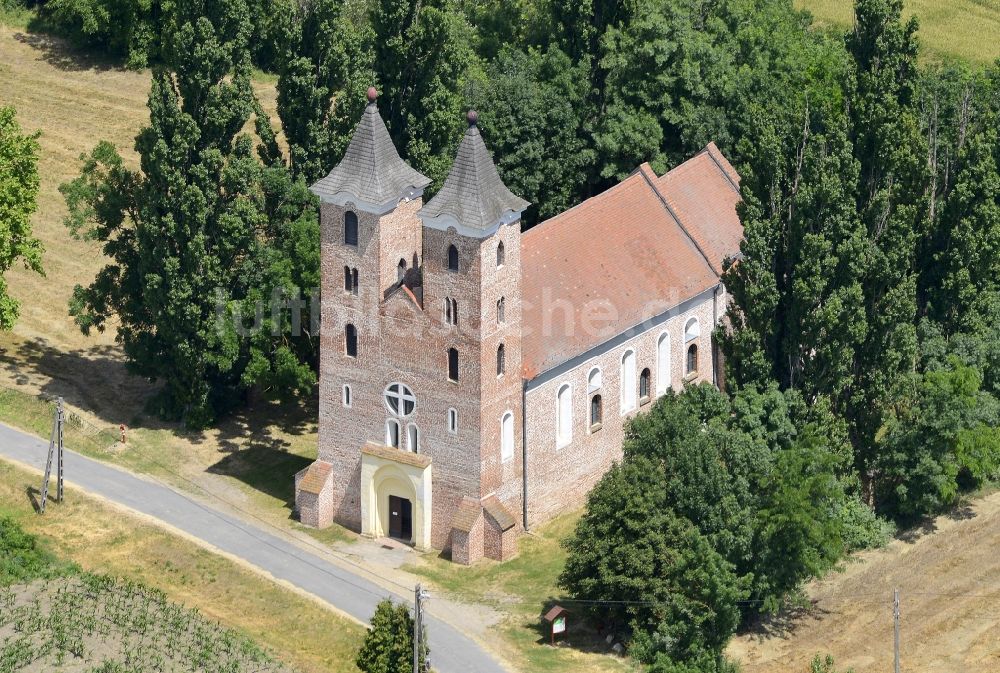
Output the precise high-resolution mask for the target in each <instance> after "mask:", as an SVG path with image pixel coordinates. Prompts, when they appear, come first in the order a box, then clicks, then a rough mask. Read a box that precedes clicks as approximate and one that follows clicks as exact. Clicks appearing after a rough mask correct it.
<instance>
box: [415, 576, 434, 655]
mask: <svg viewBox="0 0 1000 673" xmlns="http://www.w3.org/2000/svg"><path fill="white" fill-rule="evenodd" d="M430 597H431V596H430V594H428V593H427V592H425V591H424V590H423V589H421V588H420V585H419V584H418V585H417V587H416V589H414V590H413V673H430V670H431V656H430V653H429V652H427V647H426V643H424V601H425V600H427V599H428V598H430ZM421 655H423V658H424V665H423V666H421V665H420V657H421Z"/></svg>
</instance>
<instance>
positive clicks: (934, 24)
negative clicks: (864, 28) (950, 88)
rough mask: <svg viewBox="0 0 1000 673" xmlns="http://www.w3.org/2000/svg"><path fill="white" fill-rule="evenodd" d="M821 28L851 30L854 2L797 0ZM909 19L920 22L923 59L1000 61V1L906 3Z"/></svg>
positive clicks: (919, 0) (910, 0)
mask: <svg viewBox="0 0 1000 673" xmlns="http://www.w3.org/2000/svg"><path fill="white" fill-rule="evenodd" d="M795 5H796V7H802V8H805V9H808V10H809V11H810V12H812V14H813V16H814V17H815V18H816V20H817V22H818V23H820V24H827V25H834V26H839V27H844V28H846V27H849V26H851V25H852V24H853V23H854V12H853V7H854V2H853V0H795ZM904 8H905V9H904V11H905V13H906V15H907V16H911V15H916V17H917V19H919V21H920V33H919V38H920V44H921V46H922V47H923V48H924V54H923V55H924V58H925V59H934V58H941V57H949V58H964V59H968V60H969V61H973V62H977V63H987V62H992V61H995V60H996V59H998V58H1000V37H998V36H1000V0H905V4H904Z"/></svg>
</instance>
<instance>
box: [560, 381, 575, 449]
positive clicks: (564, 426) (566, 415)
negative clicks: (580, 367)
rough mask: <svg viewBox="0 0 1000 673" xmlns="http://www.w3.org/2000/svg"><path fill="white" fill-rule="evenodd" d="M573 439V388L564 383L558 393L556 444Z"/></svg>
mask: <svg viewBox="0 0 1000 673" xmlns="http://www.w3.org/2000/svg"><path fill="white" fill-rule="evenodd" d="M571 441H573V388H572V387H571V386H570V385H569V384H568V383H564V384H563V385H562V386H561V387H560V388H559V393H558V394H557V395H556V446H557V447H561V446H566V445H567V444H569V443H570V442H571Z"/></svg>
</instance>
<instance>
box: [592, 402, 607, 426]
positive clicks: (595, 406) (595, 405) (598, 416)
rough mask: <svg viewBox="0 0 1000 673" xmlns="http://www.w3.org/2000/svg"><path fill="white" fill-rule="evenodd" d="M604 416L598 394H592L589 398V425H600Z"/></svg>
mask: <svg viewBox="0 0 1000 673" xmlns="http://www.w3.org/2000/svg"><path fill="white" fill-rule="evenodd" d="M603 418H604V409H603V407H602V401H601V396H600V395H594V396H593V397H591V398H590V427H591V429H593V428H594V426H595V425H600V424H601V423H602V422H603V421H602V419H603Z"/></svg>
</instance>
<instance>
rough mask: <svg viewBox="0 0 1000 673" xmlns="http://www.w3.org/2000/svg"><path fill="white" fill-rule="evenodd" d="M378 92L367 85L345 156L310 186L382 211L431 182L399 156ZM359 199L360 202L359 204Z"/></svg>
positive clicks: (331, 196)
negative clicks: (365, 98)
mask: <svg viewBox="0 0 1000 673" xmlns="http://www.w3.org/2000/svg"><path fill="white" fill-rule="evenodd" d="M377 98H378V92H377V91H376V90H375V87H369V88H368V106H367V107H366V108H365V112H364V114H363V115H362V116H361V121H360V122H358V125H357V127H355V129H354V135H353V136H352V137H351V142H350V144H349V145H348V146H347V151H346V152H345V153H344V158H343V159H341V161H340V163H339V164H337V166H336V167H335V168H334V169H333V170H332V171H330V174H329V175H327V176H326V177H325V178H321V179H320V180H318V181H317V182H316V183H315V184H314V185H313V186H312V187H310V189H311V190H312V192H313V193H314V194H316V195H317V196H319V197H320V199H322V200H324V201H329V202H333V203H338V204H339V205H344V203H346V201H348V200H350V201H354V202H355V204H356V205H357V206H358V207H363V208H366V209H368V210H372V211H374V212H385V211H387V210H389V209H391V208H392V207H393V206H395V205H396V204H397V203H399V201H400V199H403V198H410V199H412V198H416V197H417V196H420V194H422V193H423V190H424V188H425V187H426V186H427V185H429V184H430V183H431V181H430V179H429V178H427V177H424V176H423V175H421V174H420V173H418V172H417V171H415V170H414V169H413V168H411V167H410V166H409V164H407V163H406V162H405V161H403V160H402V159H400V158H399V152H397V151H396V146H395V145H393V144H392V138H390V137H389V130H388V129H387V128H386V127H385V122H384V121H382V116H381V115H380V114H379V112H378V106H377V105H376V104H375V100H376V99H377ZM359 202H360V203H359Z"/></svg>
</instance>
